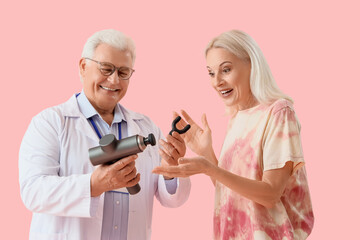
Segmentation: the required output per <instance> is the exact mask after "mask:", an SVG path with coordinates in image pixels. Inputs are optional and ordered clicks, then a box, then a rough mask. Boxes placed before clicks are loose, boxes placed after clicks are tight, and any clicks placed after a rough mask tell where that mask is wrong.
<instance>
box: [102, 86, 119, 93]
mask: <svg viewBox="0 0 360 240" xmlns="http://www.w3.org/2000/svg"><path fill="white" fill-rule="evenodd" d="M100 87H101V88H103V89H105V90H108V91H113V92H115V91H117V89H112V88H108V87H104V86H100Z"/></svg>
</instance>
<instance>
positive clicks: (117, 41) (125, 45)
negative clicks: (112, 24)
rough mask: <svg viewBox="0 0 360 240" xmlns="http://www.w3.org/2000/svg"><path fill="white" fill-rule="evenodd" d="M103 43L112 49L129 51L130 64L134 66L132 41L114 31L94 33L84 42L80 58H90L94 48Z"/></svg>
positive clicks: (107, 30)
mask: <svg viewBox="0 0 360 240" xmlns="http://www.w3.org/2000/svg"><path fill="white" fill-rule="evenodd" d="M101 43H105V44H108V45H110V46H112V47H114V48H117V49H120V50H123V51H129V52H130V55H131V59H132V63H133V65H134V62H135V44H134V42H133V40H132V39H131V38H130V37H128V36H126V35H125V34H123V33H122V32H119V31H117V30H114V29H106V30H101V31H98V32H96V33H94V34H93V35H92V36H91V37H89V38H88V40H87V41H86V43H85V45H84V48H83V51H82V54H81V57H82V58H92V57H93V56H94V52H95V49H96V47H97V46H98V45H99V44H101Z"/></svg>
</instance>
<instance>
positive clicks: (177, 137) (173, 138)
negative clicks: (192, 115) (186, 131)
mask: <svg viewBox="0 0 360 240" xmlns="http://www.w3.org/2000/svg"><path fill="white" fill-rule="evenodd" d="M166 140H168V142H170V143H173V142H180V143H185V142H184V139H182V137H181V135H180V134H179V133H178V132H175V131H174V132H173V133H172V134H171V135H167V136H166Z"/></svg>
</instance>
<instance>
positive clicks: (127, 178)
mask: <svg viewBox="0 0 360 240" xmlns="http://www.w3.org/2000/svg"><path fill="white" fill-rule="evenodd" d="M136 175H137V171H136V168H134V169H132V171H131V172H130V173H128V174H126V175H125V176H124V182H129V181H131V180H132V179H134V178H135V177H136Z"/></svg>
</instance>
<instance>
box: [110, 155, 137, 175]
mask: <svg viewBox="0 0 360 240" xmlns="http://www.w3.org/2000/svg"><path fill="white" fill-rule="evenodd" d="M137 157H138V156H137V155H131V156H129V157H125V158H122V159H120V160H119V161H117V162H116V163H114V164H113V165H111V170H113V171H119V170H120V169H123V168H124V167H125V166H127V165H128V164H129V163H131V162H134V161H135V159H137Z"/></svg>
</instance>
